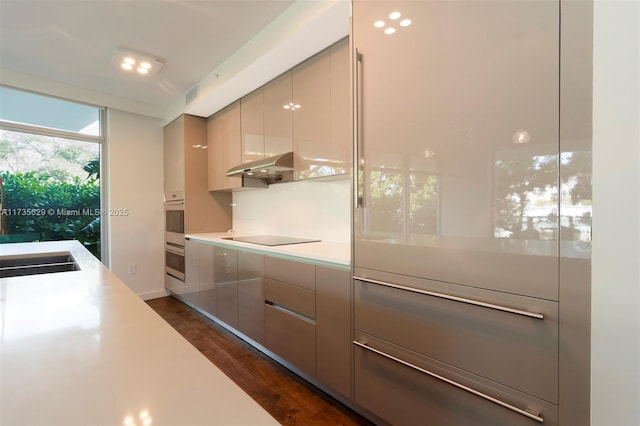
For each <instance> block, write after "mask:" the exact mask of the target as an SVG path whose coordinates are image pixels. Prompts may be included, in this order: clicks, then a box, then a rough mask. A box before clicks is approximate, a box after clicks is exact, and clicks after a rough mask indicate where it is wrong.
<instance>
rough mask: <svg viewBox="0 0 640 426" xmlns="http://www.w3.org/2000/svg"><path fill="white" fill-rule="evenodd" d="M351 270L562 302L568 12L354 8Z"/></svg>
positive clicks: (519, 7)
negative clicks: (562, 38)
mask: <svg viewBox="0 0 640 426" xmlns="http://www.w3.org/2000/svg"><path fill="white" fill-rule="evenodd" d="M352 35H353V44H354V46H355V49H357V52H358V54H359V55H361V56H359V58H360V60H359V61H357V62H356V63H357V67H356V73H355V79H356V82H357V88H358V91H357V92H358V95H357V96H356V100H357V104H358V111H359V114H358V117H359V119H358V122H357V131H358V154H359V157H360V158H359V159H357V161H356V164H358V167H359V172H360V179H359V185H358V186H359V187H358V191H359V192H358V195H359V199H360V201H361V203H362V207H357V209H356V212H355V225H354V231H355V256H354V265H355V266H356V267H362V268H367V269H375V270H382V271H387V272H392V273H398V274H404V275H411V276H418V277H425V278H429V279H434V280H438V281H446V282H452V283H458V284H465V285H470V286H474V287H480V288H486V289H493V290H499V291H506V292H510V293H517V294H525V295H529V296H534V297H540V298H546V299H551V300H557V298H558V289H557V287H558V235H559V221H558V207H559V205H558V182H557V180H558V179H557V177H558V162H559V161H560V160H559V158H558V143H559V142H558V141H559V122H558V116H559V111H558V104H559V102H558V96H559V91H558V84H559V83H558V82H559V2H558V1H554V0H548V1H525V0H513V1H484V0H473V1H471V0H461V1H360V0H354V2H353V34H352Z"/></svg>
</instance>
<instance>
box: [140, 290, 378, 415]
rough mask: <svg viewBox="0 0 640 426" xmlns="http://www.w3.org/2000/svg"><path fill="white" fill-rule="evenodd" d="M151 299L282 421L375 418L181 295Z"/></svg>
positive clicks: (190, 339)
mask: <svg viewBox="0 0 640 426" xmlns="http://www.w3.org/2000/svg"><path fill="white" fill-rule="evenodd" d="M147 304H148V305H149V306H150V307H151V308H152V309H153V310H155V311H156V312H157V313H158V314H159V315H160V316H161V317H163V318H164V319H165V320H166V321H167V322H168V323H169V324H170V325H171V326H172V327H173V328H175V329H176V330H177V331H178V332H179V333H180V334H182V336H183V337H184V338H185V339H187V340H188V341H189V342H191V344H192V345H193V346H195V347H196V348H197V349H198V350H199V351H200V352H202V353H203V354H204V355H205V356H206V357H207V358H208V359H209V360H210V361H211V362H212V363H213V364H215V365H216V366H217V367H218V368H219V369H220V370H222V371H223V372H224V373H225V374H226V375H227V376H229V377H230V378H231V379H232V380H233V381H234V382H236V383H237V384H238V385H239V386H240V387H241V388H242V389H243V390H244V391H245V392H246V393H247V394H249V395H250V396H251V398H253V399H254V400H255V401H256V402H258V404H260V405H261V406H262V407H263V408H264V409H265V410H266V411H267V412H269V413H270V414H271V415H272V416H273V417H274V418H275V419H276V420H278V421H279V422H280V423H281V424H283V425H371V424H372V423H371V422H369V421H368V420H366V419H365V418H363V417H362V416H360V415H359V414H357V413H355V412H353V411H352V410H350V409H349V408H347V407H345V406H344V405H342V404H341V403H340V402H338V401H336V400H335V399H333V398H332V397H330V396H329V395H327V394H325V393H324V392H322V391H320V390H319V389H317V388H316V387H314V386H313V385H311V384H309V383H308V382H306V381H305V380H303V379H301V378H300V377H298V376H297V375H295V374H293V373H291V372H290V371H289V370H287V369H286V368H284V367H282V366H281V365H280V364H278V363H277V362H275V361H273V360H271V359H270V358H269V357H267V356H266V355H264V354H263V353H261V352H260V351H258V350H257V349H255V348H253V347H252V346H250V345H249V344H247V343H246V342H244V341H243V340H241V339H239V338H238V337H237V336H235V335H234V334H232V333H231V332H229V331H227V330H225V329H224V328H222V327H220V326H219V325H218V324H216V323H215V322H213V321H211V320H210V319H208V318H207V317H205V316H203V315H201V314H200V313H198V312H196V311H195V310H193V309H191V308H190V307H189V306H187V305H185V304H184V303H182V302H180V301H178V300H177V299H174V298H173V297H162V298H159V299H154V300H149V301H147Z"/></svg>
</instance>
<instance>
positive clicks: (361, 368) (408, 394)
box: [354, 334, 558, 426]
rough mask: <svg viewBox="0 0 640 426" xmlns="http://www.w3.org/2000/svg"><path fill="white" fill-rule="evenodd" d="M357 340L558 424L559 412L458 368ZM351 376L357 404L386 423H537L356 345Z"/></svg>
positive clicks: (368, 340)
mask: <svg viewBox="0 0 640 426" xmlns="http://www.w3.org/2000/svg"><path fill="white" fill-rule="evenodd" d="M356 340H357V341H360V342H366V343H367V344H368V345H370V346H371V347H374V348H375V349H378V350H381V351H382V352H384V353H385V354H388V355H391V356H394V357H396V358H398V359H400V360H402V361H404V362H407V363H409V364H411V365H414V366H416V367H418V368H421V369H424V370H426V371H429V372H432V373H435V374H437V375H439V376H440V377H443V378H445V379H448V380H451V381H453V382H455V383H457V384H461V385H463V386H467V387H468V388H470V389H473V390H475V391H478V392H480V393H482V394H484V395H487V396H489V397H492V398H495V399H497V400H499V401H502V402H505V403H508V404H510V405H512V406H513V407H515V408H519V409H522V410H524V411H530V412H531V413H532V414H535V416H538V417H540V418H542V419H543V421H544V424H545V425H557V424H558V410H557V406H555V405H553V404H549V403H547V402H545V401H541V400H538V399H536V398H534V397H531V396H530V395H526V394H523V393H519V392H516V391H514V390H512V389H509V388H507V387H504V386H500V385H497V384H495V383H491V382H490V381H486V380H482V379H481V378H477V377H475V378H474V377H473V375H469V374H468V373H465V372H464V371H462V370H457V369H455V368H451V367H447V366H446V365H443V364H439V363H437V362H432V361H430V360H428V359H427V358H424V357H420V356H418V355H415V354H414V353H411V352H409V351H404V350H401V349H399V348H397V347H394V346H393V345H389V344H388V343H385V342H383V341H380V340H377V339H372V338H371V337H369V336H366V335H363V334H357V335H356ZM354 374H355V401H356V403H357V404H359V405H361V406H363V407H364V408H366V409H367V410H369V411H371V412H372V413H374V414H375V415H377V416H379V417H381V418H383V419H385V420H386V421H388V422H389V423H391V424H397V425H438V426H445V425H450V426H462V425H469V426H480V425H486V426H499V425H505V426H507V425H508V426H514V425H540V423H539V422H538V421H536V420H533V419H531V418H529V417H526V416H525V415H523V414H520V413H517V412H514V411H512V410H510V409H509V408H506V407H503V406H500V405H498V404H495V403H493V402H490V401H488V400H486V399H484V398H482V397H480V396H478V395H476V394H472V393H470V392H467V391H465V390H462V389H460V388H458V387H456V386H454V385H453V384H451V383H447V382H444V381H442V380H439V379H437V378H434V377H432V376H430V375H428V374H426V373H424V372H422V371H418V370H416V369H414V368H412V367H409V366H407V365H404V364H402V363H400V362H397V361H394V360H391V359H388V358H385V357H384V356H381V355H379V354H377V353H374V352H371V351H368V350H366V349H363V348H361V347H359V346H355V371H354Z"/></svg>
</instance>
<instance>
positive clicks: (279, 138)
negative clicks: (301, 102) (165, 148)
mask: <svg viewBox="0 0 640 426" xmlns="http://www.w3.org/2000/svg"><path fill="white" fill-rule="evenodd" d="M263 101H264V156H265V157H271V156H272V155H277V154H283V153H285V152H290V151H292V150H293V118H292V117H291V114H292V111H293V108H294V107H295V105H294V104H293V102H292V99H291V71H287V72H285V73H284V74H282V75H281V76H279V77H276V78H275V79H273V80H272V81H270V82H269V83H267V84H265V85H264V87H263Z"/></svg>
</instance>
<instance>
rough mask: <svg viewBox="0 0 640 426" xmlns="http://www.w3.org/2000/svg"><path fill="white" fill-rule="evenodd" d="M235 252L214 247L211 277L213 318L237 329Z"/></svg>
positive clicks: (236, 257)
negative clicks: (214, 311)
mask: <svg viewBox="0 0 640 426" xmlns="http://www.w3.org/2000/svg"><path fill="white" fill-rule="evenodd" d="M237 253H238V252H237V250H234V249H230V248H226V247H220V246H214V265H213V276H214V286H215V289H216V314H215V316H216V317H217V318H219V319H220V320H221V321H224V322H225V323H227V324H228V325H230V326H231V327H233V328H236V329H237V328H238V255H237Z"/></svg>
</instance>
